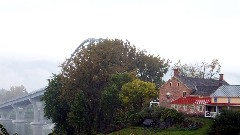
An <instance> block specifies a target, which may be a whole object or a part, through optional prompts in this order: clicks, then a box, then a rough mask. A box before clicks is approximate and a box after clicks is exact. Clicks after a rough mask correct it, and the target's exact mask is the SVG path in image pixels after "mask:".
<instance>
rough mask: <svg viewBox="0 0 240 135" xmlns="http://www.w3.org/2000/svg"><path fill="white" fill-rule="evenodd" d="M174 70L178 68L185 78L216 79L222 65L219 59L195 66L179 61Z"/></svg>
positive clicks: (197, 63)
mask: <svg viewBox="0 0 240 135" xmlns="http://www.w3.org/2000/svg"><path fill="white" fill-rule="evenodd" d="M173 68H178V69H179V70H180V73H181V75H183V76H187V77H198V78H207V79H210V78H212V79H216V78H217V77H216V75H218V74H219V73H220V69H221V64H220V62H219V60H218V59H213V60H212V61H211V62H210V63H208V62H205V61H202V62H196V63H193V64H182V63H181V61H180V60H179V61H178V62H177V63H175V64H174V66H173Z"/></svg>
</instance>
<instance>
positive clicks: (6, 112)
mask: <svg viewBox="0 0 240 135" xmlns="http://www.w3.org/2000/svg"><path fill="white" fill-rule="evenodd" d="M12 110H13V109H12V108H8V109H0V114H1V118H0V123H1V124H2V125H3V126H4V127H5V128H6V129H7V131H8V133H9V134H13V132H11V131H12V129H13V123H12V120H11V119H10V116H11V114H12Z"/></svg>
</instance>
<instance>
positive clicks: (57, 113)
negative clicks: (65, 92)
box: [42, 74, 73, 135]
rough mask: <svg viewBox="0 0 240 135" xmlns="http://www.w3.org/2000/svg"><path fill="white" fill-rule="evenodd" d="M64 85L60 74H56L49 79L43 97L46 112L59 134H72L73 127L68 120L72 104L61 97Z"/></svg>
mask: <svg viewBox="0 0 240 135" xmlns="http://www.w3.org/2000/svg"><path fill="white" fill-rule="evenodd" d="M62 87H63V83H62V81H61V77H60V75H55V74H54V75H53V76H52V78H51V79H48V86H47V88H46V92H45V93H44V96H43V97H42V100H43V101H44V102H45V106H44V114H45V117H46V118H48V119H51V120H52V122H53V123H55V127H54V129H55V132H56V133H57V134H58V135H65V134H67V135H72V134H73V127H72V126H70V124H69V123H68V121H67V119H68V117H67V115H68V113H69V112H70V105H69V104H68V103H67V101H65V100H62V99H61V92H62Z"/></svg>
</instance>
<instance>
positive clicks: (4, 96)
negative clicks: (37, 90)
mask: <svg viewBox="0 0 240 135" xmlns="http://www.w3.org/2000/svg"><path fill="white" fill-rule="evenodd" d="M27 94H28V92H27V90H26V88H25V87H24V86H23V85H20V86H12V87H10V90H5V89H1V93H0V101H6V100H10V99H13V98H17V97H20V96H24V95H27Z"/></svg>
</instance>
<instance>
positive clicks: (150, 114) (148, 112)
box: [131, 107, 184, 129]
mask: <svg viewBox="0 0 240 135" xmlns="http://www.w3.org/2000/svg"><path fill="white" fill-rule="evenodd" d="M145 119H152V120H153V121H154V123H155V125H156V127H157V128H161V129H165V128H168V127H171V126H173V125H175V124H180V123H182V122H183V120H184V116H183V114H181V113H179V112H178V111H176V110H174V109H168V108H164V107H153V108H149V107H147V108H144V109H143V110H142V111H140V112H138V113H136V114H134V115H133V116H132V119H131V121H132V122H133V124H134V125H137V126H139V125H141V124H142V123H143V121H144V120H145Z"/></svg>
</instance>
